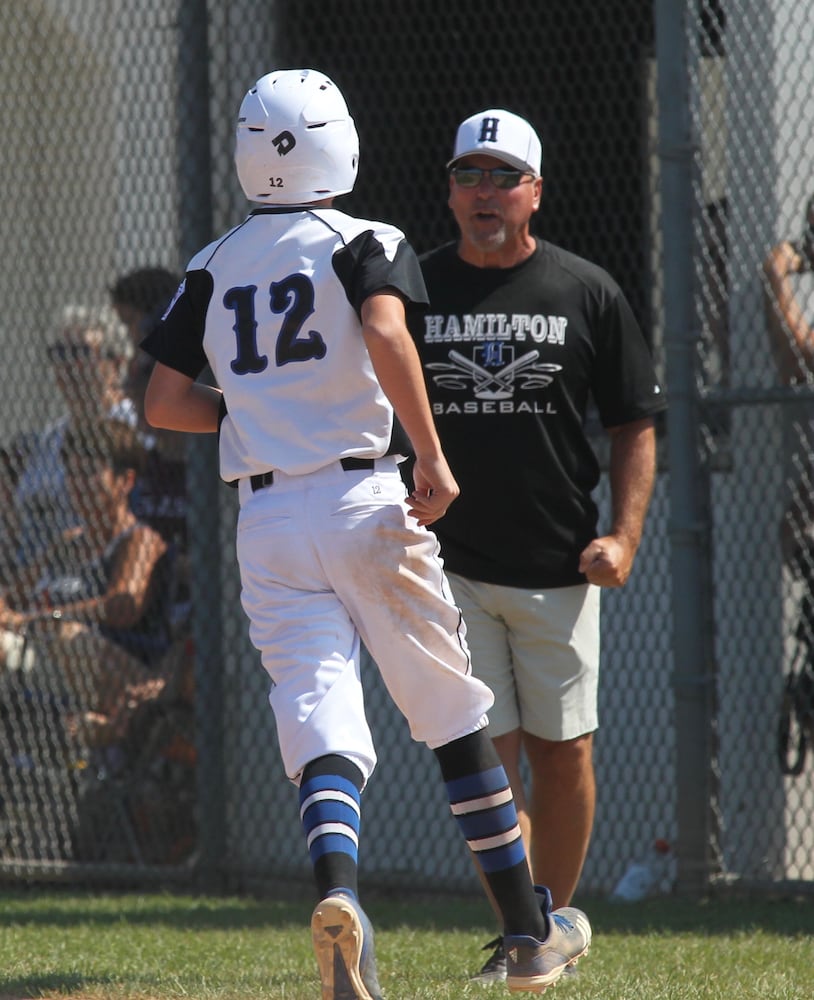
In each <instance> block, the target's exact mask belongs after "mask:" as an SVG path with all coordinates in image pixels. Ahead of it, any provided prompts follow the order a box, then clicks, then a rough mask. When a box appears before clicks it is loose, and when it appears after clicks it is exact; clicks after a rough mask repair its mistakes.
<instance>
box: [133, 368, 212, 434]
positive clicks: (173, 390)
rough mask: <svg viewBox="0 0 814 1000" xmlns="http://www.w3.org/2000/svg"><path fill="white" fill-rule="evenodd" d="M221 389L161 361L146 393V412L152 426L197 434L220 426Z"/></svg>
mask: <svg viewBox="0 0 814 1000" xmlns="http://www.w3.org/2000/svg"><path fill="white" fill-rule="evenodd" d="M220 401H221V391H220V389H216V388H215V387H214V386H211V385H202V384H201V383H198V382H194V381H193V380H192V379H190V378H187V377H186V376H185V375H182V374H180V372H177V371H174V370H173V369H172V368H167V367H166V366H165V365H162V364H160V363H157V364H156V366H155V368H154V369H153V372H152V375H151V376H150V381H149V383H148V384H147V391H146V392H145V394H144V415H145V417H146V419H147V422H148V423H149V424H150V425H151V426H152V427H163V428H165V429H166V430H171V431H188V432H191V433H194V434H208V433H214V432H215V431H217V429H218V413H219V409H220Z"/></svg>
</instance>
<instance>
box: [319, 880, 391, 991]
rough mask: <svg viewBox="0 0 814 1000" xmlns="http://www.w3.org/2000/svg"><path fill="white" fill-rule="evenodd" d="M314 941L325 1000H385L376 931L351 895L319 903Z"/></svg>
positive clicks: (333, 897) (334, 896) (336, 895)
mask: <svg viewBox="0 0 814 1000" xmlns="http://www.w3.org/2000/svg"><path fill="white" fill-rule="evenodd" d="M311 939H312V941H313V943H314V952H315V954H316V957H317V965H318V966H319V974H320V978H321V980H322V1000H382V995H381V987H380V986H379V981H378V976H377V973H376V956H375V954H374V949H373V928H372V927H371V924H370V921H369V920H368V918H367V916H366V914H365V911H364V910H363V909H362V907H361V906H360V905H359V903H358V902H357V901H356V900H355V899H354V898H353V897H352V896H349V895H345V894H343V893H340V892H337V893H334V894H333V895H331V896H326V898H325V899H323V900H320V902H319V903H317V905H316V907H315V909H314V913H313V915H312V917H311Z"/></svg>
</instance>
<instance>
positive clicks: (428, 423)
mask: <svg viewBox="0 0 814 1000" xmlns="http://www.w3.org/2000/svg"><path fill="white" fill-rule="evenodd" d="M362 319H363V325H362V336H363V337H364V340H365V345H366V347H367V350H368V354H369V355H370V360H371V362H372V364H373V369H374V371H375V372H376V377H377V378H378V380H379V384H380V385H381V387H382V390H383V391H384V394H385V395H386V396H387V398H388V399H389V400H390V403H391V404H392V406H393V409H394V410H395V413H396V416H397V417H398V419H399V421H400V423H401V425H402V427H403V428H404V430H405V432H406V434H407V436H408V437H409V439H410V443H411V444H412V446H413V448H414V450H415V453H416V455H417V456H419V455H423V456H425V457H428V458H432V457H436V456H440V455H441V444H440V441H439V439H438V434H437V432H436V429H435V422H434V421H433V418H432V410H431V409H430V403H429V399H428V398H427V388H426V385H425V384H424V374H423V372H422V370H421V362H420V361H419V359H418V353H417V351H416V348H415V344H414V343H413V340H412V338H411V337H410V334H409V331H408V330H407V327H406V326H405V324H404V306H403V305H402V303H401V300H400V299H398V298H397V297H396V296H394V295H388V294H381V295H376V296H373V297H372V298H370V299H368V300H367V301H366V302H365V304H364V306H363V309H362Z"/></svg>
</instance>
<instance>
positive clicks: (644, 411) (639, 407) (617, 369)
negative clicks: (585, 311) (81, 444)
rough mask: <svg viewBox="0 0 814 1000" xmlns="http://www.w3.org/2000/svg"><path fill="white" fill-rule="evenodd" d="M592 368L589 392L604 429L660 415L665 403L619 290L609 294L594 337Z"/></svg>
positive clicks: (641, 339)
mask: <svg viewBox="0 0 814 1000" xmlns="http://www.w3.org/2000/svg"><path fill="white" fill-rule="evenodd" d="M594 339H595V349H596V364H595V366H594V376H593V380H592V386H591V389H592V392H593V396H594V400H595V401H596V405H597V409H598V410H599V416H600V419H601V421H602V424H603V426H604V427H616V426H618V425H620V424H627V423H630V422H631V421H634V420H642V419H644V418H645V417H650V416H654V415H655V414H656V413H660V412H661V411H662V410H663V409H664V408H665V406H666V400H665V398H664V393H663V392H662V389H661V386H660V385H659V382H658V379H657V377H656V372H655V368H654V366H653V360H652V357H651V355H650V349H649V347H648V346H647V342H646V341H645V339H644V335H643V334H642V331H641V329H640V327H639V324H638V323H637V322H636V317H635V316H634V315H633V310H632V309H631V308H630V305H629V303H628V301H627V299H626V298H625V296H624V294H623V292H622V291H621V290H620V289H619V288H614V289H612V290H611V291H610V294H609V295H608V298H607V299H606V301H605V302H604V303H603V305H602V308H601V310H600V315H599V322H598V324H597V329H596V330H595V334H594Z"/></svg>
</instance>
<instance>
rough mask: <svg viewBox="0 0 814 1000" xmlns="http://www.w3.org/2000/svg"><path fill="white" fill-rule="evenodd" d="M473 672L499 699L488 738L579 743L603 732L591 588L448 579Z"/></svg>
mask: <svg viewBox="0 0 814 1000" xmlns="http://www.w3.org/2000/svg"><path fill="white" fill-rule="evenodd" d="M447 578H448V580H449V583H450V586H451V587H452V592H453V594H454V596H455V600H456V601H457V602H458V605H459V606H460V608H461V610H462V611H463V616H464V621H465V622H466V637H467V642H468V643H469V650H470V653H471V656H472V671H473V673H474V674H475V676H476V677H479V678H480V679H481V680H482V681H484V682H485V683H486V684H487V685H488V686H489V687H490V688H491V689H492V691H493V692H494V695H495V704H494V706H493V707H492V708H491V709H490V710H489V732H490V733H491V735H492V736H502V735H504V734H505V733H509V732H512V731H513V730H515V729H518V728H519V729H522V730H523V731H524V732H527V733H531V735H532V736H538V737H540V738H541V739H545V740H555V741H557V742H560V741H563V740H572V739H576V738H577V737H578V736H583V735H585V734H586V733H592V732H593V731H594V730H595V729H596V728H597V726H598V717H597V691H598V681H599V599H600V588H599V587H596V586H593V585H592V584H583V585H580V586H576V587H557V588H554V589H551V590H526V589H523V588H519V587H502V586H498V585H497V584H492V583H481V582H479V581H476V580H468V579H465V578H464V577H461V576H457V575H456V574H455V573H448V574H447Z"/></svg>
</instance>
